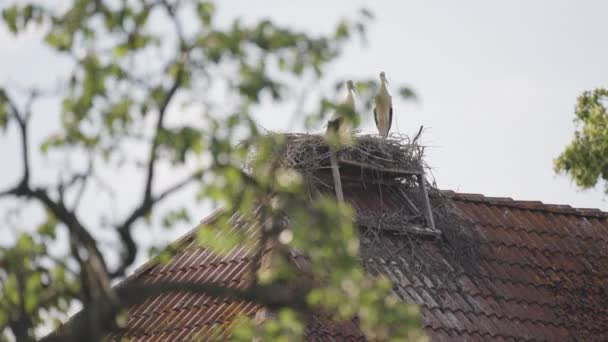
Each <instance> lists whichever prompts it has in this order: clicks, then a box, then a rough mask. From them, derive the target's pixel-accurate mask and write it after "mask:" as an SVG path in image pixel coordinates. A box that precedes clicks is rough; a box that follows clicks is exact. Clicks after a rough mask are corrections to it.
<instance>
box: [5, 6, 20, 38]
mask: <svg viewBox="0 0 608 342" xmlns="http://www.w3.org/2000/svg"><path fill="white" fill-rule="evenodd" d="M18 16H19V9H18V8H17V5H12V6H10V7H8V8H5V9H4V10H3V11H2V18H3V19H4V21H5V23H6V25H7V26H8V29H9V30H10V31H11V33H13V34H15V33H17V31H18V29H19V28H18V27H17V19H18Z"/></svg>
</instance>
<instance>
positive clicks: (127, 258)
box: [110, 170, 202, 277]
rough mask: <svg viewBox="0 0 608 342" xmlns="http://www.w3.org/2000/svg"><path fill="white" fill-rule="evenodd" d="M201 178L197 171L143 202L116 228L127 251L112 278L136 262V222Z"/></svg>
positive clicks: (200, 172)
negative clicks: (134, 227)
mask: <svg viewBox="0 0 608 342" xmlns="http://www.w3.org/2000/svg"><path fill="white" fill-rule="evenodd" d="M201 176H202V171H201V170H197V171H195V172H193V173H192V174H190V175H189V176H188V177H186V178H184V179H183V180H181V181H179V182H177V183H175V184H173V185H172V186H170V187H168V188H167V189H165V190H164V191H162V192H161V193H160V194H159V195H158V196H152V197H151V198H150V199H149V200H148V201H144V202H142V203H141V204H140V205H139V206H138V207H137V208H135V210H133V212H132V213H131V215H129V217H127V219H126V220H125V221H124V222H123V223H122V224H120V225H119V226H118V227H117V228H116V230H117V231H118V234H119V235H120V237H121V239H122V241H123V243H124V244H125V247H126V250H125V253H124V255H123V259H122V263H121V265H120V266H119V267H118V268H117V269H116V270H115V271H114V272H112V273H111V274H110V276H111V277H119V276H122V275H124V273H125V271H126V269H127V267H129V266H130V265H131V264H132V263H133V262H134V261H135V257H136V254H137V246H136V245H135V241H134V240H133V237H132V236H131V227H132V226H133V224H134V223H135V221H137V220H138V219H139V218H141V217H143V216H145V215H146V214H147V213H148V212H150V210H152V208H153V207H154V205H156V204H157V203H158V202H160V201H162V200H163V199H165V198H166V197H167V196H169V195H171V194H173V193H175V192H177V191H179V190H181V189H183V188H184V187H186V186H187V185H189V184H190V183H191V182H193V181H195V180H197V179H200V177H201Z"/></svg>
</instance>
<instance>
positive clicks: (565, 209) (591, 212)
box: [440, 190, 608, 218]
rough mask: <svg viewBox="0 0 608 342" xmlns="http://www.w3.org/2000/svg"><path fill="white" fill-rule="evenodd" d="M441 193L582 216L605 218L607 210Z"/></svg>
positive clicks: (500, 204) (448, 191) (474, 194)
mask: <svg viewBox="0 0 608 342" xmlns="http://www.w3.org/2000/svg"><path fill="white" fill-rule="evenodd" d="M440 191H441V193H442V194H444V195H446V196H448V197H449V198H451V199H454V200H457V201H466V202H478V203H486V204H490V205H495V206H505V207H511V208H518V209H524V210H535V211H544V212H551V213H556V214H564V215H575V216H582V217H595V218H607V217H608V212H605V211H603V210H601V209H597V208H576V207H572V206H570V205H568V204H551V203H543V202H541V201H530V200H516V199H513V198H511V197H491V196H485V195H482V194H476V193H466V192H456V191H453V190H440Z"/></svg>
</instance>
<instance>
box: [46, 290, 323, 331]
mask: <svg viewBox="0 0 608 342" xmlns="http://www.w3.org/2000/svg"><path fill="white" fill-rule="evenodd" d="M308 291H309V289H292V288H289V287H287V286H285V285H282V284H278V283H272V284H269V285H262V286H259V285H258V286H253V287H251V288H249V289H247V290H241V289H236V288H230V287H226V286H224V285H222V284H219V283H218V284H216V283H204V282H176V281H167V282H160V283H148V284H145V283H137V284H126V285H123V286H120V285H119V286H118V287H117V288H116V294H117V296H118V298H119V301H120V303H121V304H122V305H123V308H125V309H128V308H130V307H132V306H134V305H137V304H141V303H143V302H144V301H145V300H146V299H148V298H150V297H155V296H158V295H161V294H165V293H170V292H188V293H193V294H199V295H208V296H212V297H218V298H224V299H229V300H234V301H246V302H254V303H257V304H260V305H262V306H264V307H267V308H269V309H271V310H274V309H278V308H283V307H290V308H294V309H297V310H299V311H301V312H305V313H306V312H310V311H311V308H310V306H309V305H308V303H307V302H306V294H307V292H308ZM87 310H91V308H86V309H84V310H83V311H81V312H79V313H78V314H76V315H75V316H74V317H73V318H72V319H71V320H70V321H69V322H68V323H66V324H65V325H63V326H62V327H60V328H59V329H57V330H55V331H54V332H52V333H51V334H50V335H48V336H46V337H44V338H43V339H41V340H40V342H55V341H84V340H87V338H88V336H89V332H88V330H87V326H86V324H83V320H84V319H86V316H87V313H86V311H87ZM114 315H116V312H114V313H108V314H106V316H105V317H101V320H100V323H101V324H102V326H103V329H105V331H106V333H109V332H111V331H112V330H114V331H115V330H116V329H117V328H118V327H117V326H116V324H114V322H115V320H114Z"/></svg>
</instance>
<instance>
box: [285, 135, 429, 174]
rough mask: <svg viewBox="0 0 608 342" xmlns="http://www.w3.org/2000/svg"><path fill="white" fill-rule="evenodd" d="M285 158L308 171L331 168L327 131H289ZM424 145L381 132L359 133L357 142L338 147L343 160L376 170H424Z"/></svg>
mask: <svg viewBox="0 0 608 342" xmlns="http://www.w3.org/2000/svg"><path fill="white" fill-rule="evenodd" d="M286 138H287V144H286V149H285V157H284V159H283V162H284V164H285V166H287V167H291V168H294V169H296V170H298V171H300V172H302V173H304V174H314V173H316V172H317V171H319V170H321V169H327V168H330V167H331V165H330V161H329V156H330V148H329V145H328V143H327V139H326V138H325V136H324V135H318V134H298V133H293V134H287V135H286ZM423 153H424V147H422V146H420V145H418V144H416V143H413V144H412V143H411V141H410V139H409V138H408V137H407V136H404V135H396V134H393V135H392V136H391V137H389V138H388V139H382V138H381V137H379V136H377V135H360V136H356V137H355V140H354V143H353V144H350V145H343V146H341V147H338V148H336V154H337V158H338V160H339V161H340V163H341V164H346V165H355V166H360V167H363V168H369V169H374V170H376V171H383V170H384V171H386V172H389V173H390V172H392V173H408V172H417V171H421V168H422V165H423V164H422V163H423V159H422V157H423Z"/></svg>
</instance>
